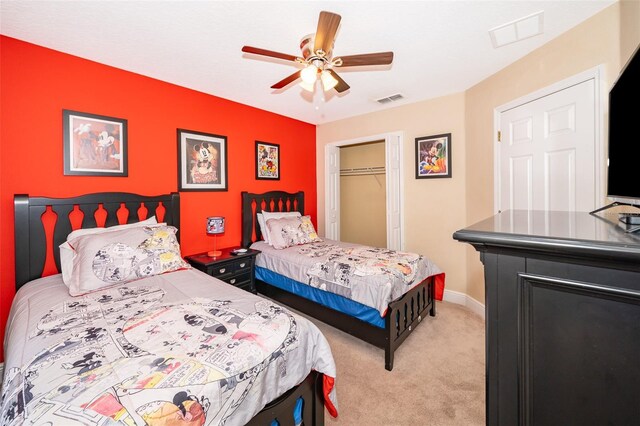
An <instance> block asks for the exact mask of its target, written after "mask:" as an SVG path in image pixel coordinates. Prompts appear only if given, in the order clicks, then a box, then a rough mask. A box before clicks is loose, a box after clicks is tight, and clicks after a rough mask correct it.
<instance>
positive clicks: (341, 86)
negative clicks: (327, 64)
mask: <svg viewBox="0 0 640 426" xmlns="http://www.w3.org/2000/svg"><path fill="white" fill-rule="evenodd" d="M327 71H328V72H329V73H330V74H331V75H332V76H333V78H335V79H336V80H338V84H336V87H334V89H336V92H338V93H342V92H344V91H345V90H349V87H350V86H349V85H348V84H347V83H346V82H345V81H344V80H343V79H342V78H341V77H340V76H339V75H338V73H337V72H335V71H334V70H332V69H328V70H327Z"/></svg>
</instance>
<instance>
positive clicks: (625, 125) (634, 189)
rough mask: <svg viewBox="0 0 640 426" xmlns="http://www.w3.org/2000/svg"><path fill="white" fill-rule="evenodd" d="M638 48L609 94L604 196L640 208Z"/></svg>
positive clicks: (639, 78)
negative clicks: (607, 157) (605, 189)
mask: <svg viewBox="0 0 640 426" xmlns="http://www.w3.org/2000/svg"><path fill="white" fill-rule="evenodd" d="M639 119H640V46H639V47H638V48H637V49H636V51H635V53H634V54H633V55H632V56H631V59H630V60H629V61H628V62H627V64H626V65H625V66H624V68H623V69H622V72H621V73H620V76H619V77H618V79H617V80H616V82H615V83H614V85H613V87H612V88H611V91H610V92H609V160H608V166H607V196H608V197H609V198H611V199H612V200H613V201H614V202H616V203H619V204H632V205H636V206H639V207H640V173H639V172H638V170H639V169H640V120H639Z"/></svg>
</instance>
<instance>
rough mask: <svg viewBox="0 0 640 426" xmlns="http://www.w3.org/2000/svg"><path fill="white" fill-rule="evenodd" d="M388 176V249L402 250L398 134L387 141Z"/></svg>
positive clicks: (400, 154) (400, 152) (399, 142)
mask: <svg viewBox="0 0 640 426" xmlns="http://www.w3.org/2000/svg"><path fill="white" fill-rule="evenodd" d="M386 142H387V143H386V175H387V247H388V248H390V249H393V250H401V249H402V204H401V203H402V196H401V194H400V192H399V191H400V190H401V187H402V179H401V176H402V175H401V173H402V170H401V168H400V164H401V160H402V139H401V136H400V135H398V134H394V135H390V136H389V138H388V139H387V140H386Z"/></svg>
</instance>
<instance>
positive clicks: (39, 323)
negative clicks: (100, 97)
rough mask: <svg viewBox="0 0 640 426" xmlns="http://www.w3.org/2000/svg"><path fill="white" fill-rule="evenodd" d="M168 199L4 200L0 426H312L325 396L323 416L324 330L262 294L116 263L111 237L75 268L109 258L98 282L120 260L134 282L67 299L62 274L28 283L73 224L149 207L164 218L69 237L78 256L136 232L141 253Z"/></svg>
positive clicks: (110, 221)
mask: <svg viewBox="0 0 640 426" xmlns="http://www.w3.org/2000/svg"><path fill="white" fill-rule="evenodd" d="M179 202H180V199H179V196H178V194H168V195H164V196H159V197H143V196H138V195H133V194H125V193H103V194H91V195H86V196H81V197H77V198H69V199H53V198H29V197H28V196H23V195H17V196H16V197H15V203H14V205H15V230H16V238H15V240H16V287H17V289H18V292H17V294H16V297H15V299H14V302H13V304H12V309H11V314H10V318H9V321H8V326H7V335H6V338H5V373H4V381H3V386H2V400H1V403H0V408H1V414H0V423H1V424H3V425H4V424H7V425H13V424H23V423H25V424H27V423H29V424H31V423H34V424H46V423H51V424H65V425H73V424H83V425H87V424H91V425H107V424H115V423H118V424H129V425H132V424H150V425H169V424H194V425H196V424H197V425H202V424H226V425H242V424H252V425H267V424H273V425H276V424H279V425H294V424H300V422H301V421H304V422H305V424H311V425H322V424H323V423H324V406H325V404H326V406H327V408H328V409H329V412H330V413H332V414H335V405H334V402H335V394H334V390H333V389H332V387H333V378H334V377H335V364H334V361H333V358H332V355H331V352H330V349H329V346H328V343H327V342H326V340H325V339H324V336H322V334H321V333H320V331H319V330H318V329H317V328H316V327H315V326H314V325H313V324H312V323H311V322H309V321H307V320H306V319H304V318H301V317H299V316H297V315H294V314H292V313H290V312H289V311H288V310H286V309H284V308H282V307H280V306H278V305H276V304H275V303H273V302H271V301H269V300H266V299H264V298H261V297H259V296H255V295H253V294H250V293H248V292H245V291H243V290H240V289H237V288H235V287H233V286H230V285H228V284H225V283H223V282H222V281H219V280H217V279H215V278H212V277H210V276H208V275H206V274H204V273H201V272H199V271H196V270H194V269H188V268H182V269H181V270H176V271H172V272H168V273H160V274H153V273H151V272H150V271H152V269H153V265H145V267H144V268H137V269H136V266H140V265H135V262H136V261H131V262H130V263H128V264H126V265H125V263H123V262H122V261H121V260H122V258H120V260H118V259H115V257H117V255H118V254H122V253H126V252H127V250H126V244H125V243H122V242H117V243H116V244H114V245H113V247H116V248H117V250H115V251H114V250H111V249H109V250H102V249H101V250H100V253H99V255H98V254H96V255H95V257H93V254H92V253H93V252H91V253H90V254H91V257H90V258H89V259H90V261H89V263H88V265H89V266H90V268H93V272H96V271H98V270H99V271H104V270H105V268H104V265H105V264H106V263H109V261H113V260H114V259H115V260H116V261H117V262H116V267H113V268H111V269H110V273H109V274H107V275H109V277H113V276H122V275H126V274H124V272H123V270H124V269H126V268H125V266H130V267H132V268H130V269H131V270H132V271H133V270H134V269H135V270H136V273H143V274H146V275H145V277H144V278H141V279H136V280H133V281H130V282H126V283H122V284H119V283H118V284H117V285H108V286H105V287H104V288H101V289H98V290H97V291H92V292H89V293H87V294H84V295H79V296H75V297H73V296H70V294H69V293H70V292H71V290H72V288H73V284H71V286H70V287H69V288H67V287H66V286H65V283H64V282H63V280H62V278H61V274H53V275H50V276H47V277H45V278H41V275H42V272H43V270H44V271H50V272H56V270H60V266H61V263H64V262H65V260H64V259H62V260H61V259H60V253H59V250H57V247H58V246H59V245H60V244H62V243H64V242H65V241H66V239H67V236H68V235H69V233H70V232H71V231H72V228H77V227H81V228H95V227H96V226H98V227H100V226H107V227H111V226H113V225H117V224H118V223H132V222H138V221H139V220H141V219H144V217H145V216H152V215H154V214H155V215H156V216H157V218H158V221H159V222H163V221H164V222H166V224H167V225H166V226H164V227H163V226H162V225H146V224H145V225H134V224H132V225H127V226H126V227H125V228H126V229H123V230H118V228H112V229H111V230H109V232H106V233H102V234H91V235H86V236H81V237H78V239H74V240H71V243H73V244H74V245H75V249H76V251H80V250H81V249H80V248H79V247H85V246H84V245H82V244H85V243H87V244H88V243H89V242H91V243H93V244H94V246H96V244H97V246H101V245H102V244H105V243H107V242H109V241H110V242H111V243H113V241H115V240H113V238H116V239H117V238H132V237H131V236H132V235H138V234H141V233H142V235H143V238H146V237H144V236H145V235H147V234H148V235H149V237H148V238H146V239H144V241H143V244H140V245H139V246H137V247H134V250H133V251H135V252H136V256H139V255H140V251H141V250H142V249H141V247H142V248H144V250H147V251H153V248H154V244H156V243H159V244H161V243H162V242H163V241H165V240H169V239H171V234H172V232H175V229H172V228H170V225H173V224H175V225H177V224H179V212H180V204H179ZM145 213H146V214H145ZM101 222H103V223H101ZM72 223H74V224H75V226H73V225H72ZM80 223H81V224H82V225H81V226H79V224H80ZM109 238H111V239H109ZM172 241H173V240H172ZM173 244H175V245H176V246H177V235H176V240H175V241H173ZM97 246H96V247H97ZM87 247H92V246H90V245H88V246H87ZM54 248H55V249H54ZM178 250H179V248H178ZM105 253H106V254H105ZM165 255H166V253H163V254H162V256H165ZM78 256H80V253H78ZM109 256H112V258H111V259H110V260H109V259H108V257H109ZM114 256H115V257H114ZM162 256H161V257H162ZM165 257H166V256H165ZM91 259H93V260H91ZM138 259H139V258H138ZM163 259H164V258H163ZM129 260H130V259H129ZM74 262H75V260H74ZM118 262H120V263H118ZM53 265H55V267H54V266H53ZM74 267H75V264H74ZM97 267H98V269H96V268H97ZM107 269H108V268H107Z"/></svg>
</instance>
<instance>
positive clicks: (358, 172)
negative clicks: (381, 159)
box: [340, 166, 386, 176]
mask: <svg viewBox="0 0 640 426" xmlns="http://www.w3.org/2000/svg"><path fill="white" fill-rule="evenodd" d="M385 173H386V170H385V168H384V166H381V167H356V168H351V169H340V176H362V175H380V174H385Z"/></svg>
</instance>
